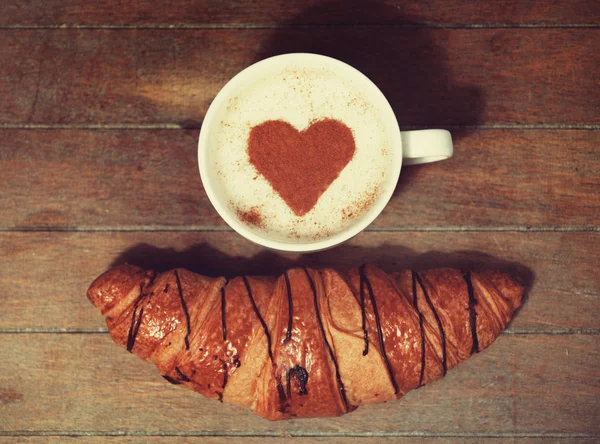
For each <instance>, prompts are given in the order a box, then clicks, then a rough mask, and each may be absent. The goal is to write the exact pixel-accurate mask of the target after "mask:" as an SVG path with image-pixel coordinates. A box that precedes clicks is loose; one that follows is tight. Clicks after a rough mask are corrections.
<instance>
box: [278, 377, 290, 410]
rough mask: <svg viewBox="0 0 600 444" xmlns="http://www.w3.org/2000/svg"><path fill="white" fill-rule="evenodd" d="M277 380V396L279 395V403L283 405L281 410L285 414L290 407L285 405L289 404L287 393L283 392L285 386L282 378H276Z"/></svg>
mask: <svg viewBox="0 0 600 444" xmlns="http://www.w3.org/2000/svg"><path fill="white" fill-rule="evenodd" d="M275 380H276V381H277V394H278V395H279V403H280V404H281V405H282V407H281V408H280V409H279V410H280V411H281V412H284V411H285V409H286V407H289V406H286V405H285V404H286V403H287V397H286V396H285V391H284V390H283V385H282V384H281V376H276V377H275Z"/></svg>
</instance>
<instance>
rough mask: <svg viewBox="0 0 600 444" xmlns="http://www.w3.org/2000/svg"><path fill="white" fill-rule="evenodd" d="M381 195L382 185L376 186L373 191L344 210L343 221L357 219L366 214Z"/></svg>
mask: <svg viewBox="0 0 600 444" xmlns="http://www.w3.org/2000/svg"><path fill="white" fill-rule="evenodd" d="M380 194H381V185H380V184H378V185H376V186H375V187H374V188H373V189H372V190H371V191H368V192H366V193H364V194H363V195H362V196H361V197H360V198H359V199H357V200H356V201H354V202H353V203H351V204H350V205H348V206H347V207H346V208H344V209H343V210H342V220H343V221H349V220H352V219H356V218H358V217H359V216H361V215H362V214H363V213H365V212H366V211H367V210H368V209H369V208H371V206H372V205H373V204H374V203H375V201H376V200H377V198H378V197H379V195H380Z"/></svg>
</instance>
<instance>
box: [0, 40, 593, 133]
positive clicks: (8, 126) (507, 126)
mask: <svg viewBox="0 0 600 444" xmlns="http://www.w3.org/2000/svg"><path fill="white" fill-rule="evenodd" d="M0 29H1V28H0ZM201 126H202V125H201V124H197V125H180V124H178V123H141V124H136V123H97V124H95V123H73V124H58V123H57V124H45V123H0V130H65V129H67V130H199V129H200V128H201ZM433 127H435V128H444V129H447V130H450V131H485V130H600V124H588V123H583V124H570V123H552V124H544V123H540V124H518V123H497V124H488V125H429V126H428V127H423V126H417V125H403V126H402V129H403V130H404V131H411V130H419V129H428V128H433Z"/></svg>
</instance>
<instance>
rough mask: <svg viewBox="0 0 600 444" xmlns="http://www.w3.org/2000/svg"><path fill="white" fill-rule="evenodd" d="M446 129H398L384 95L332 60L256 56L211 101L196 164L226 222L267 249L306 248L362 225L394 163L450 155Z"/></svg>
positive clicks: (344, 236)
mask: <svg viewBox="0 0 600 444" xmlns="http://www.w3.org/2000/svg"><path fill="white" fill-rule="evenodd" d="M452 153H453V146H452V138H451V135H450V133H449V132H448V131H446V130H429V129H427V130H416V131H402V132H401V131H400V128H399V125H398V121H397V119H396V116H395V114H394V112H393V110H392V107H391V106H390V104H389V102H388V101H387V99H386V98H385V96H384V95H383V93H382V92H381V91H380V90H379V89H378V88H377V86H376V85H375V84H374V83H373V82H372V81H371V80H370V79H369V78H367V77H366V76H365V75H364V74H362V73H361V72H360V71H358V70H357V69H355V68H353V67H351V66H350V65H348V64H346V63H344V62H341V61H339V60H336V59H333V58H330V57H326V56H322V55H317V54H308V53H293V54H284V55H280V56H275V57H271V58H268V59H265V60H262V61H260V62H257V63H255V64H253V65H251V66H249V67H248V68H246V69H244V70H243V71H241V72H240V73H238V74H237V75H236V76H235V77H233V78H232V79H231V80H230V81H229V82H228V83H227V84H226V85H225V86H224V87H223V88H222V89H221V91H220V92H219V93H218V94H217V96H216V97H215V99H214V100H213V102H212V103H211V105H210V107H209V109H208V111H207V113H206V116H205V118H204V121H203V123H202V128H201V130H200V138H199V142H198V165H199V170H200V176H201V179H202V184H203V186H204V189H205V191H206V194H207V196H208V198H209V200H210V202H211V203H212V205H213V206H214V208H215V209H216V210H217V212H218V213H219V215H220V216H221V217H222V218H223V219H224V220H225V222H226V223H227V224H228V225H229V226H230V227H231V228H233V229H234V230H235V231H236V232H238V233H239V234H240V235H242V236H243V237H245V238H247V239H249V240H250V241H252V242H255V243H257V244H260V245H262V246H265V247H267V248H271V249H275V250H280V251H287V252H312V251H319V250H324V249H328V248H331V247H334V246H336V245H339V244H341V243H343V242H345V241H346V240H348V239H350V238H352V237H354V236H355V235H356V234H358V233H360V232H361V231H362V230H364V229H365V228H366V227H367V226H368V225H369V224H370V223H371V222H373V220H375V218H376V217H377V216H378V215H379V214H380V213H381V211H382V210H383V209H384V208H385V206H386V205H387V203H388V202H389V200H390V199H391V197H392V194H393V192H394V189H395V187H396V184H397V182H398V178H399V177H400V170H401V167H402V165H403V164H404V165H416V164H423V163H429V162H436V161H440V160H443V159H447V158H449V157H451V156H452Z"/></svg>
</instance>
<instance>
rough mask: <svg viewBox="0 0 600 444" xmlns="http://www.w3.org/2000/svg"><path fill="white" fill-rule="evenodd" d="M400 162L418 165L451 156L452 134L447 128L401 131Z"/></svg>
mask: <svg viewBox="0 0 600 444" xmlns="http://www.w3.org/2000/svg"><path fill="white" fill-rule="evenodd" d="M400 135H401V136H402V164H403V165H419V164H421V163H430V162H437V161H439V160H445V159H448V158H450V157H452V153H453V152H454V150H453V146H452V136H451V135H450V132H449V131H447V130H439V129H436V130H417V131H402V132H401V133H400Z"/></svg>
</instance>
